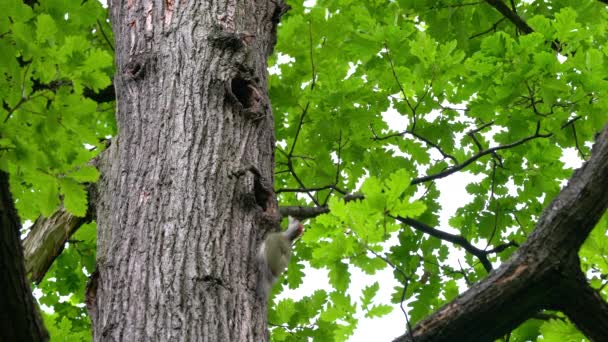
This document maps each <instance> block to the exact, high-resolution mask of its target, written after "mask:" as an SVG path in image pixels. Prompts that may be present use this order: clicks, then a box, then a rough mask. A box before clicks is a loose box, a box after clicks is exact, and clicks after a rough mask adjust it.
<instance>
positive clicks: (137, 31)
mask: <svg viewBox="0 0 608 342" xmlns="http://www.w3.org/2000/svg"><path fill="white" fill-rule="evenodd" d="M284 10H285V7H284V5H283V4H282V2H281V1H272V0H268V1H255V2H254V1H253V0H248V1H238V2H237V1H234V0H230V1H175V2H173V1H152V0H140V1H138V0H132V1H112V2H111V3H110V17H111V20H112V24H113V29H114V36H115V37H116V38H115V39H116V44H115V46H116V66H117V73H116V75H115V78H114V84H115V87H116V95H117V114H116V118H117V123H118V130H119V133H118V136H117V139H116V141H115V142H113V143H112V146H110V150H109V151H108V155H107V156H106V157H107V158H105V159H106V160H104V161H102V162H101V166H100V170H101V173H102V177H101V179H100V183H99V189H100V193H99V199H98V204H97V224H98V240H97V272H96V276H95V279H93V281H92V282H91V284H90V286H89V289H88V293H87V302H88V308H89V312H90V314H91V318H92V322H93V334H94V340H96V341H101V340H103V341H107V340H122V341H149V340H156V341H264V340H266V339H267V336H266V335H267V334H266V303H262V302H261V301H260V299H259V298H258V297H257V296H256V295H255V287H256V284H255V279H256V274H257V268H256V266H255V263H254V256H255V252H256V249H257V247H258V244H259V242H260V241H261V238H262V236H263V235H264V234H265V233H266V232H267V231H268V230H270V229H275V228H276V226H277V223H278V217H279V216H278V209H277V204H276V199H275V196H274V193H273V191H272V186H271V185H272V184H273V166H274V165H273V164H274V160H273V147H274V142H275V141H274V122H273V117H272V113H271V108H270V102H269V99H268V93H267V70H266V68H267V64H266V59H267V57H268V55H269V54H270V53H271V51H272V48H273V46H274V43H275V32H276V24H277V22H278V20H279V18H280V16H281V14H282V13H283V12H284Z"/></svg>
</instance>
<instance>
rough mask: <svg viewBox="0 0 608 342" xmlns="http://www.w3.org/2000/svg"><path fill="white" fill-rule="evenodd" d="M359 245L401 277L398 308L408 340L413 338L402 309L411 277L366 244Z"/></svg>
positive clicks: (407, 319) (407, 318)
mask: <svg viewBox="0 0 608 342" xmlns="http://www.w3.org/2000/svg"><path fill="white" fill-rule="evenodd" d="M359 243H360V244H361V245H363V246H364V247H365V249H367V250H368V251H369V252H370V253H372V254H373V255H375V256H376V257H377V258H379V259H380V260H382V261H384V262H385V263H386V264H387V265H389V266H390V267H391V268H392V269H393V270H394V271H395V272H398V273H400V274H401V276H402V277H403V291H401V302H400V303H399V307H400V308H401V312H403V315H404V316H405V323H406V324H407V331H408V332H409V333H410V338H412V339H413V338H414V337H413V336H412V325H411V324H410V319H409V317H408V315H407V312H406V311H405V308H404V307H403V301H404V300H405V293H406V292H407V287H408V285H409V283H410V281H411V277H410V276H408V275H407V274H406V273H405V271H404V270H402V269H401V268H400V267H397V266H396V265H395V264H394V263H393V262H391V261H390V260H389V259H388V258H387V257H386V256H382V255H380V253H376V252H375V251H373V250H372V249H371V248H369V247H368V246H367V245H366V244H363V243H361V242H359Z"/></svg>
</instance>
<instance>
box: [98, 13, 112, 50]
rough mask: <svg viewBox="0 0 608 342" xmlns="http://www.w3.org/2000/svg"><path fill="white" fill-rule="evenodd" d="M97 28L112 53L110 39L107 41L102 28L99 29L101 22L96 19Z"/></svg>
mask: <svg viewBox="0 0 608 342" xmlns="http://www.w3.org/2000/svg"><path fill="white" fill-rule="evenodd" d="M97 26H98V27H99V32H101V35H102V36H103V39H104V40H105V41H106V43H107V44H108V46H109V47H110V49H112V51H114V45H112V42H110V39H108V36H106V33H105V32H104V31H103V27H101V22H100V21H99V19H97Z"/></svg>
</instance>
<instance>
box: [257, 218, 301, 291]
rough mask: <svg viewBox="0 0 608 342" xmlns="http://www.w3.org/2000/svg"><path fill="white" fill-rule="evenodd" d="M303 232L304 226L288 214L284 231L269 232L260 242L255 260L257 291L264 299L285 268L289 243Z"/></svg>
mask: <svg viewBox="0 0 608 342" xmlns="http://www.w3.org/2000/svg"><path fill="white" fill-rule="evenodd" d="M303 232H304V226H303V225H302V223H301V222H300V221H298V220H297V219H295V218H293V217H291V216H289V225H288V226H287V229H286V230H285V231H284V232H280V233H271V234H269V235H268V237H266V240H264V242H262V245H261V246H260V250H259V251H258V255H257V261H258V265H259V276H258V286H257V293H258V296H259V297H260V298H262V299H264V300H266V298H268V294H269V293H270V289H271V288H272V285H273V284H274V282H275V281H276V280H277V279H278V278H279V276H280V275H281V273H283V271H284V270H285V268H287V265H288V264H289V259H290V258H291V245H292V244H293V243H294V242H295V241H296V240H297V239H298V238H299V237H300V236H302V233H303Z"/></svg>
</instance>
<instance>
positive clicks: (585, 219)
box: [395, 125, 608, 342]
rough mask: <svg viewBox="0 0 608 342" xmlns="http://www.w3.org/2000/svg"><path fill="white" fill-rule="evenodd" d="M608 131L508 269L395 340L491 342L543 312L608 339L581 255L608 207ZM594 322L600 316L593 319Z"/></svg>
mask: <svg viewBox="0 0 608 342" xmlns="http://www.w3.org/2000/svg"><path fill="white" fill-rule="evenodd" d="M606 189H608V125H607V126H606V127H605V128H604V129H603V131H602V133H601V134H600V135H599V136H598V139H597V141H596V143H595V145H594V147H593V150H592V155H591V158H590V160H589V161H588V162H586V163H585V164H584V165H583V167H582V168H581V169H579V170H577V171H576V172H575V173H574V175H573V176H572V178H571V179H570V182H569V183H568V185H567V186H566V187H565V188H564V189H563V190H562V191H561V192H560V194H559V195H558V196H557V197H556V198H555V199H554V200H553V201H552V202H551V204H550V205H549V206H548V207H547V208H545V210H544V211H543V213H542V215H541V217H540V219H539V222H538V224H537V226H536V228H535V230H534V232H533V233H532V234H530V236H529V238H528V240H527V241H526V243H524V244H523V245H522V246H521V247H520V248H519V249H518V250H517V252H516V253H514V254H513V256H512V257H511V258H510V259H509V260H508V261H507V262H505V263H504V264H503V265H502V266H501V267H500V268H498V269H497V270H495V271H493V272H492V273H490V275H489V276H488V277H487V278H486V279H484V280H483V281H481V282H479V283H477V284H476V285H475V286H473V287H471V288H470V289H469V290H468V291H466V292H465V293H463V294H461V295H460V296H458V297H457V298H456V299H455V300H453V301H452V302H450V303H448V304H447V305H445V306H444V307H442V308H441V309H439V310H438V311H437V312H436V313H434V314H433V315H431V316H429V317H428V318H426V319H424V320H423V321H421V322H420V323H418V324H417V325H416V326H415V327H414V328H413V330H412V332H411V334H410V333H406V334H404V335H403V336H401V337H399V338H397V339H396V340H395V341H412V337H413V340H414V341H416V342H422V341H491V340H494V339H497V338H499V337H500V336H503V335H505V334H507V333H508V332H510V331H511V330H512V329H514V328H516V327H517V326H518V325H519V324H521V323H522V322H524V321H525V320H526V319H528V318H531V316H532V315H534V314H535V313H536V312H538V311H539V310H541V309H558V310H561V311H563V312H564V313H565V314H566V315H567V316H568V317H569V318H570V319H571V320H572V321H573V322H574V323H575V324H576V325H577V327H578V328H579V329H581V331H582V332H584V333H585V334H586V335H587V337H589V338H590V339H591V340H592V341H608V329H606V327H608V305H607V304H606V302H605V301H603V300H602V298H601V297H599V295H598V294H597V293H595V291H594V290H593V289H591V288H590V287H589V285H588V283H587V281H586V279H585V277H584V275H583V274H582V273H581V270H580V262H579V259H578V250H579V248H580V246H581V245H582V243H583V242H584V241H585V239H586V238H587V236H588V235H589V233H590V232H591V230H592V229H593V228H594V227H595V225H596V224H597V222H598V221H599V219H600V218H601V216H602V214H603V213H604V212H605V211H606V208H608V196H607V195H606ZM590 316H593V318H591V317H590Z"/></svg>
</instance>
